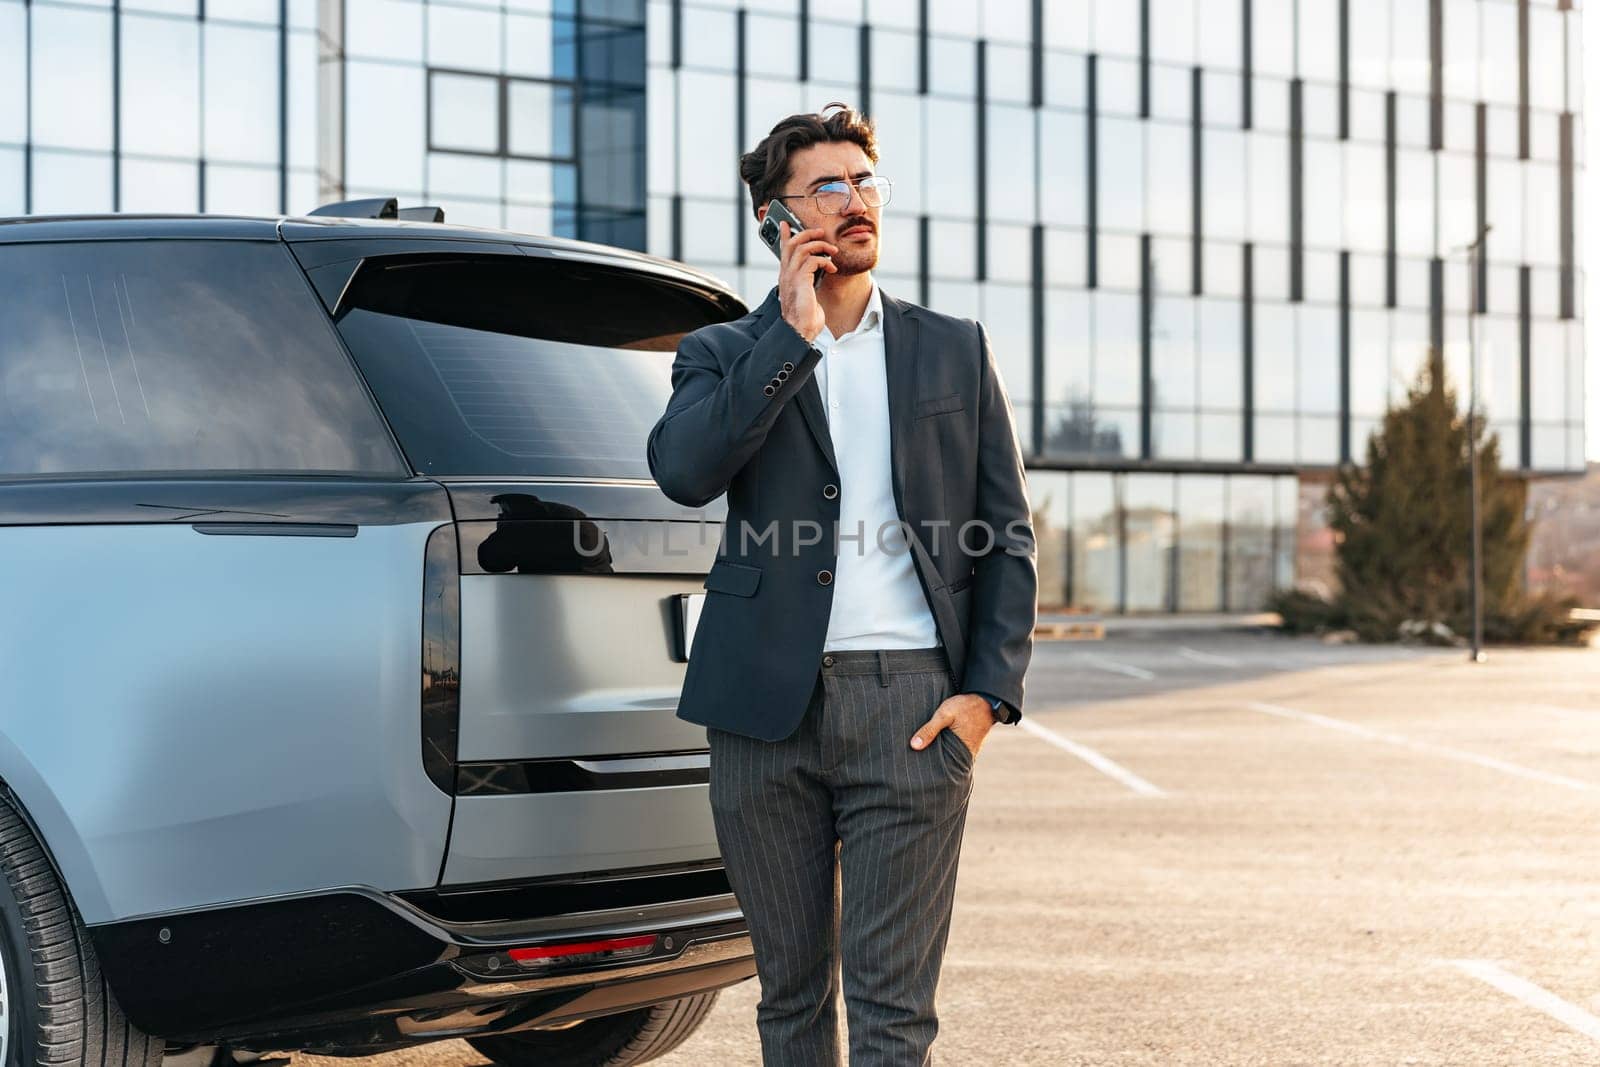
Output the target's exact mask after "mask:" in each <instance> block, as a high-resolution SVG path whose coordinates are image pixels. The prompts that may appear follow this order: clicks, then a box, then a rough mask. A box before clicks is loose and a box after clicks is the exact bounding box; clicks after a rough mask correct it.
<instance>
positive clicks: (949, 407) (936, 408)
mask: <svg viewBox="0 0 1600 1067" xmlns="http://www.w3.org/2000/svg"><path fill="white" fill-rule="evenodd" d="M965 408H966V404H964V403H962V401H961V394H960V393H950V394H948V395H945V396H936V397H934V398H933V399H932V400H919V401H917V418H919V419H920V418H923V417H924V416H926V415H939V414H942V413H943V412H946V411H962V410H964V409H965Z"/></svg>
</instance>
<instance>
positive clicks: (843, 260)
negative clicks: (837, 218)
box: [833, 219, 878, 274]
mask: <svg viewBox="0 0 1600 1067" xmlns="http://www.w3.org/2000/svg"><path fill="white" fill-rule="evenodd" d="M862 222H866V220H865V219H852V220H850V221H849V222H846V223H845V224H844V225H843V226H841V227H839V230H838V231H837V232H839V233H843V232H844V231H845V230H848V229H849V228H850V227H851V226H856V225H860V224H861V223H862ZM867 225H868V226H872V224H871V223H870V222H867ZM835 243H836V244H838V245H839V251H838V252H837V253H836V254H835V255H834V257H833V262H834V265H835V266H837V267H838V268H839V273H840V274H865V273H866V272H867V271H869V270H872V269H873V268H875V267H877V265H878V228H877V227H876V226H872V239H871V240H870V241H869V242H868V243H867V244H866V245H865V246H864V247H863V246H859V245H846V244H842V243H840V242H839V241H838V240H837V239H835Z"/></svg>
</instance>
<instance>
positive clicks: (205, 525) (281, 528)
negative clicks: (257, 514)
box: [194, 522, 360, 537]
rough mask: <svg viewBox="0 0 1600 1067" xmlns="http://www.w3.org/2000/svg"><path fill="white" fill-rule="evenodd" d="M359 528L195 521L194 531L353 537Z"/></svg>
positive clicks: (219, 534)
mask: <svg viewBox="0 0 1600 1067" xmlns="http://www.w3.org/2000/svg"><path fill="white" fill-rule="evenodd" d="M359 529H360V527H358V526H352V525H349V524H346V523H313V522H197V523H195V524H194V532H195V533H199V534H209V535H211V536H213V537H354V536H355V535H356V533H357V531H358V530H359Z"/></svg>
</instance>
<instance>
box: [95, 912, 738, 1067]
mask: <svg viewBox="0 0 1600 1067" xmlns="http://www.w3.org/2000/svg"><path fill="white" fill-rule="evenodd" d="M504 890H505V887H503V886H497V887H485V890H484V891H485V892H491V891H493V892H504ZM460 910H462V909H456V911H457V912H459V911H460ZM467 910H470V909H467ZM90 934H91V936H92V938H93V940H94V945H95V949H96V952H97V953H98V954H99V956H100V961H101V966H102V968H103V970H104V972H105V974H106V976H107V978H108V980H109V981H110V983H111V986H112V990H113V992H114V993H115V994H116V997H117V999H118V1001H119V1002H120V1003H121V1005H122V1008H123V1010H124V1012H126V1014H127V1015H128V1017H129V1019H130V1020H131V1021H132V1022H133V1023H134V1024H135V1025H137V1026H138V1027H140V1028H141V1029H143V1030H145V1031H146V1032H148V1033H153V1034H159V1035H161V1036H162V1037H164V1038H166V1039H167V1040H169V1041H173V1042H193V1043H203V1044H214V1043H221V1042H227V1043H230V1044H233V1045H235V1046H236V1047H239V1048H245V1049H252V1050H258V1051H277V1050H291V1049H307V1050H328V1051H331V1050H335V1049H337V1050H340V1051H354V1050H363V1051H379V1050H381V1049H384V1048H393V1047H399V1046H403V1045H407V1044H414V1043H417V1042H421V1041H428V1040H433V1039H436V1038H444V1037H470V1036H477V1035H484V1034H492V1033H504V1032H508V1031H512V1030H520V1029H526V1028H530V1027H536V1026H549V1025H557V1024H562V1023H568V1022H573V1021H578V1020H582V1019H586V1018H592V1017H594V1016H599V1015H605V1014H609V1013H611V1012H616V1011H623V1010H627V1009H630V1008H635V1007H643V1006H647V1005H650V1004H656V1003H660V1002H662V1001H667V1000H675V999H678V998H680V997H686V996H691V995H694V994H696V993H703V992H707V991H710V990H714V989H720V988H722V987H724V986H728V985H733V984H735V983H737V982H741V981H744V980H745V979H746V978H749V977H752V976H753V975H754V974H755V962H754V956H753V954H752V951H751V946H750V938H749V933H748V929H747V927H746V925H745V920H744V916H743V914H742V913H741V912H740V910H739V907H738V903H737V901H736V900H735V899H734V897H733V895H732V894H731V893H726V894H719V895H715V896H705V897H697V898H693V899H688V900H678V901H671V902H666V903H657V904H636V905H630V906H624V907H613V908H606V909H602V910H593V911H579V912H566V913H563V914H557V915H542V916H537V917H533V918H504V917H501V918H494V919H487V920H478V921H459V920H457V919H454V918H444V917H440V916H439V915H437V914H430V913H429V912H427V911H425V910H423V909H422V908H421V907H419V906H418V905H417V903H415V902H413V901H411V900H406V899H402V898H401V897H399V896H396V895H391V894H385V893H378V892H374V891H371V890H366V889H359V888H352V889H343V890H339V891H336V892H329V893H321V894H314V895H308V896H300V897H294V898H289V899H282V900H271V901H261V902H255V903H250V904H244V905H237V906H230V907H226V908H216V909H208V910H205V911H196V912H188V913H184V914H181V915H166V916H154V917H149V918H144V919H137V920H130V921H127V922H119V923H111V924H104V925H100V926H96V927H92V928H91V930H90ZM651 938H653V940H651ZM615 939H627V940H628V941H630V942H637V941H647V942H649V943H648V946H647V947H646V948H644V949H643V950H642V951H641V950H639V949H630V951H633V952H635V953H636V954H635V955H632V956H631V957H629V958H625V959H614V960H610V961H601V962H596V960H595V959H594V958H593V957H592V956H591V957H589V958H587V959H586V960H579V961H574V962H563V961H561V960H560V959H559V958H558V959H555V960H553V961H537V962H534V963H532V964H531V965H530V964H528V963H524V962H521V961H518V960H514V959H513V958H512V957H511V955H510V954H511V951H512V950H513V949H517V950H524V951H525V950H529V949H549V948H550V947H552V946H560V945H563V944H569V943H572V942H582V943H585V944H589V943H593V942H603V941H612V940H615Z"/></svg>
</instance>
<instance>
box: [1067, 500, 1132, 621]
mask: <svg viewBox="0 0 1600 1067" xmlns="http://www.w3.org/2000/svg"><path fill="white" fill-rule="evenodd" d="M1114 478H1115V476H1113V475H1110V474H1090V473H1084V472H1079V473H1076V474H1073V475H1072V538H1071V549H1072V560H1071V564H1072V566H1071V577H1070V585H1069V590H1070V596H1071V602H1072V603H1073V604H1076V605H1078V606H1081V607H1084V608H1088V609H1089V610H1091V611H1119V610H1121V607H1122V521H1121V513H1120V509H1119V508H1118V506H1117V489H1116V486H1115V481H1114Z"/></svg>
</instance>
